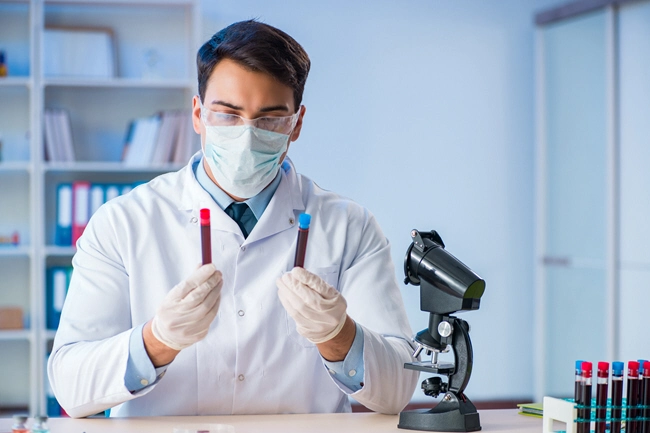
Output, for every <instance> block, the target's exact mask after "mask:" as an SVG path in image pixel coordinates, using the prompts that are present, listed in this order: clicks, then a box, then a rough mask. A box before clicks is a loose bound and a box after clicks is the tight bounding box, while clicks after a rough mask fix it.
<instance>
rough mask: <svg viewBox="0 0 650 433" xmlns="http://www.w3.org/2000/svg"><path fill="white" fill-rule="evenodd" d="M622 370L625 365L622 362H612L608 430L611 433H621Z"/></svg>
mask: <svg viewBox="0 0 650 433" xmlns="http://www.w3.org/2000/svg"><path fill="white" fill-rule="evenodd" d="M623 368H625V364H623V363H622V362H620V361H616V362H612V415H611V423H610V429H609V431H610V432H611V433H621V413H622V406H623Z"/></svg>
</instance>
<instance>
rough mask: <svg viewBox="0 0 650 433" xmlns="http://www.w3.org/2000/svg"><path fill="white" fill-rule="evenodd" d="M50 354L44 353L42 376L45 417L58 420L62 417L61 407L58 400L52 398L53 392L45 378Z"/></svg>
mask: <svg viewBox="0 0 650 433" xmlns="http://www.w3.org/2000/svg"><path fill="white" fill-rule="evenodd" d="M50 355H51V353H46V354H45V364H44V365H45V366H46V368H45V375H44V376H43V377H44V378H45V397H46V399H47V409H46V412H47V416H48V417H50V418H58V417H60V416H61V415H62V413H61V405H59V402H58V400H57V399H56V397H55V396H54V391H53V390H52V386H51V385H50V381H49V380H48V378H47V360H48V358H49V357H50Z"/></svg>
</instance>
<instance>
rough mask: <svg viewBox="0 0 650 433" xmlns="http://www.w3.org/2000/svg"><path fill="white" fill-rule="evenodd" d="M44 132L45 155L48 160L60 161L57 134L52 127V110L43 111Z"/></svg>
mask: <svg viewBox="0 0 650 433" xmlns="http://www.w3.org/2000/svg"><path fill="white" fill-rule="evenodd" d="M43 122H44V125H43V126H44V128H43V129H44V132H45V156H46V158H47V160H48V161H60V160H61V155H59V144H58V136H57V135H56V129H55V127H54V122H55V119H54V112H53V110H51V109H46V110H45V111H44V113H43Z"/></svg>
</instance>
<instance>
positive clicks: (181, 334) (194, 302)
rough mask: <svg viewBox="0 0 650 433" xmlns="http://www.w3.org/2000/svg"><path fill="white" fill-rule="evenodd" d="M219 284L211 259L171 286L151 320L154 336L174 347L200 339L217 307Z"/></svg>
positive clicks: (208, 326) (188, 344)
mask: <svg viewBox="0 0 650 433" xmlns="http://www.w3.org/2000/svg"><path fill="white" fill-rule="evenodd" d="M222 285H223V279H222V277H221V272H219V271H217V268H215V266H214V264H212V263H210V264H207V265H203V266H201V267H200V268H198V269H197V270H195V271H194V272H193V273H192V275H190V276H189V277H188V278H187V279H186V280H185V281H182V282H180V283H178V284H177V285H176V286H174V288H173V289H172V290H171V291H170V292H169V293H168V294H167V296H166V297H165V299H164V300H163V302H162V304H161V305H160V306H159V307H158V310H157V311H156V315H155V316H154V318H153V321H152V322H151V331H152V332H153V335H154V337H156V338H157V339H158V340H160V341H161V342H162V343H164V344H166V345H167V346H169V347H171V348H172V349H174V350H182V349H185V348H186V347H188V346H191V345H192V344H194V343H196V342H197V341H199V340H202V339H203V338H204V337H205V336H206V335H207V334H208V329H209V328H210V324H211V323H212V320H214V318H215V316H216V315H217V311H218V310H219V302H220V300H221V286H222Z"/></svg>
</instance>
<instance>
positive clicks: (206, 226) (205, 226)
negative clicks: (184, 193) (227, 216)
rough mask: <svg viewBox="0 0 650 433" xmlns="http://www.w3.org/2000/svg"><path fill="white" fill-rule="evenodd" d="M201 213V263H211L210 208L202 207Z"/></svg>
mask: <svg viewBox="0 0 650 433" xmlns="http://www.w3.org/2000/svg"><path fill="white" fill-rule="evenodd" d="M200 215H201V255H202V257H203V264H204V265H207V264H208V263H212V241H211V234H210V209H207V208H203V209H201V211H200Z"/></svg>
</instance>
